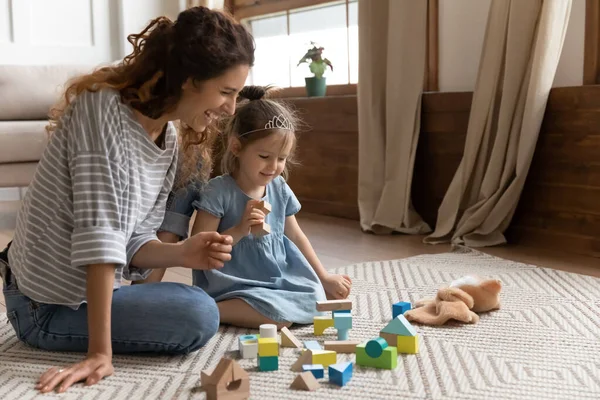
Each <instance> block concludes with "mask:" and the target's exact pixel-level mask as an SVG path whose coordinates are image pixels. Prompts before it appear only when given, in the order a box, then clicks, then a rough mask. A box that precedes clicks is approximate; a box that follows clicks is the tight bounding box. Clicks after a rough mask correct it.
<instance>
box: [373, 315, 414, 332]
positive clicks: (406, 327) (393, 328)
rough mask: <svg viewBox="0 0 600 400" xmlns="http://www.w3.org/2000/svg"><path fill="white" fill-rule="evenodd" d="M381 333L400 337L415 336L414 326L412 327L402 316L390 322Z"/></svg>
mask: <svg viewBox="0 0 600 400" xmlns="http://www.w3.org/2000/svg"><path fill="white" fill-rule="evenodd" d="M381 332H383V333H392V334H394V335H400V336H415V335H416V334H417V331H416V330H415V328H414V326H412V325H411V324H410V322H408V320H407V319H406V317H405V316H404V315H402V314H400V315H398V316H397V317H396V318H394V319H393V320H391V321H390V323H389V324H387V325H386V326H385V328H383V329H382V330H381Z"/></svg>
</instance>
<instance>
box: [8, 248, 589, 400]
mask: <svg viewBox="0 0 600 400" xmlns="http://www.w3.org/2000/svg"><path fill="white" fill-rule="evenodd" d="M337 272H339V273H345V274H348V275H350V276H351V277H352V279H353V281H354V287H353V292H352V296H351V298H352V300H353V301H354V309H353V325H354V326H353V329H352V330H351V331H350V339H356V340H359V339H360V340H362V339H369V338H372V337H376V336H377V335H378V332H379V330H380V329H381V328H382V327H383V326H384V325H385V324H386V323H387V322H388V321H389V320H390V319H391V317H392V315H391V311H392V310H391V308H392V307H391V304H392V303H394V302H396V301H398V300H404V301H411V302H415V301H416V300H419V299H421V298H422V297H424V296H433V295H434V294H435V292H436V291H437V288H438V287H439V286H440V285H441V284H444V283H447V282H450V281H452V280H453V279H455V278H458V277H460V276H462V275H466V274H469V273H474V272H476V273H478V274H480V275H482V276H489V277H495V278H499V279H501V280H502V282H503V284H504V290H503V294H502V300H503V306H502V309H501V310H499V311H495V312H492V313H489V314H483V315H482V316H481V321H480V322H479V323H478V324H476V325H459V324H454V325H448V326H444V327H435V328H434V327H424V326H417V330H418V331H419V335H420V343H419V346H420V352H419V354H418V355H401V356H399V358H398V367H397V368H396V369H395V370H393V371H388V370H377V369H371V368H363V367H359V366H356V365H355V366H354V374H353V377H352V380H351V381H350V382H349V383H348V384H347V385H346V386H345V387H343V388H338V387H335V386H333V385H330V384H329V383H328V382H327V380H326V379H324V380H320V381H321V387H320V388H319V389H318V391H317V392H302V391H294V390H292V389H289V386H290V384H291V383H292V381H293V379H294V377H295V376H296V374H295V373H294V372H292V371H290V366H291V365H292V364H293V363H294V361H296V359H297V356H298V353H297V352H296V351H295V350H293V349H289V348H285V349H282V351H281V354H280V358H279V370H278V371H275V372H259V371H258V370H257V368H256V361H255V360H240V365H241V366H242V367H243V368H245V369H246V370H247V371H248V372H250V390H251V398H252V399H261V400H264V399H306V398H317V399H321V398H327V399H344V400H346V399H354V398H356V399H405V398H406V399H483V398H490V399H599V398H600V311H599V308H600V279H596V278H592V277H587V276H582V275H576V274H570V273H565V272H560V271H555V270H550V269H544V268H538V267H535V266H531V265H524V264H519V263H515V262H511V261H506V260H502V259H499V258H495V257H492V256H489V255H486V254H483V253H480V252H477V251H473V250H468V249H457V250H455V251H453V252H452V253H447V254H439V255H423V256H417V257H412V258H407V259H404V260H397V261H386V262H374V263H364V264H358V265H352V266H348V267H344V268H339V269H337ZM292 331H293V332H294V333H295V334H296V335H297V336H298V337H299V339H300V340H314V339H315V337H314V336H313V335H312V326H304V327H300V328H297V329H292ZM249 332H251V331H249V330H245V329H234V328H230V327H222V328H221V330H220V332H219V333H218V334H217V336H215V337H214V338H213V339H212V340H211V341H210V343H209V344H208V345H207V346H206V348H205V349H204V350H201V351H199V352H197V353H194V354H192V355H189V356H186V357H123V356H115V358H114V366H115V370H116V374H115V375H114V376H112V377H109V378H107V379H105V380H103V381H102V382H101V383H99V384H97V385H95V386H92V387H89V388H84V387H83V386H81V385H76V386H75V387H73V388H72V389H71V390H70V391H68V392H67V393H65V394H62V395H60V396H57V395H50V396H38V395H37V393H36V392H35V391H34V390H33V389H32V388H33V386H34V382H35V380H36V378H37V377H38V376H39V375H40V374H41V373H42V372H43V371H44V370H46V368H48V367H50V366H52V365H65V364H68V363H71V362H75V361H78V360H80V355H78V354H56V353H49V352H43V351H38V350H34V349H31V348H29V347H27V346H26V345H23V344H22V343H20V342H18V341H17V339H16V338H15V336H14V333H13V331H12V329H11V327H10V325H8V324H7V323H6V316H5V315H2V316H1V318H0V398H2V399H30V398H44V397H48V398H56V397H60V398H62V399H111V400H112V399H128V400H132V399H196V398H198V399H203V398H205V393H204V392H203V391H201V390H200V389H199V384H200V371H201V370H203V369H205V368H208V367H211V366H213V365H215V364H216V363H217V362H218V361H219V359H220V358H221V357H223V356H229V357H235V358H237V356H238V355H237V337H238V335H241V334H244V333H249ZM325 333H326V335H325V336H324V337H318V338H317V339H318V340H319V341H320V342H322V341H323V340H335V331H334V330H332V329H330V330H328V331H326V332H325ZM346 360H350V361H354V355H353V354H340V355H338V361H340V362H341V361H346ZM326 377H327V374H326Z"/></svg>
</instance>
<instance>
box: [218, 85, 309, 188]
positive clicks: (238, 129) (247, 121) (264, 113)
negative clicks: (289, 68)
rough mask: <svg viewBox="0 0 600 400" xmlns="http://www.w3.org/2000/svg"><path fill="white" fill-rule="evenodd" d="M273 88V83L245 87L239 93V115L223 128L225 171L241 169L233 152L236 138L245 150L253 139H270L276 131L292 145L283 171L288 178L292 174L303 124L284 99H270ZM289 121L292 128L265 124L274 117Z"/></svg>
mask: <svg viewBox="0 0 600 400" xmlns="http://www.w3.org/2000/svg"><path fill="white" fill-rule="evenodd" d="M272 91H273V89H272V88H271V87H270V86H266V87H263V86H245V87H244V88H243V89H242V91H241V92H240V94H239V96H238V97H239V98H238V107H237V109H236V111H235V114H234V115H233V116H232V117H230V118H229V119H228V120H224V122H225V127H224V129H223V133H224V135H223V140H224V142H223V144H222V147H221V148H222V151H223V156H222V158H221V171H220V172H221V173H223V174H226V173H227V174H233V173H235V172H237V171H238V169H239V160H238V158H237V157H236V156H235V155H234V154H233V153H232V152H231V150H230V144H231V141H232V139H237V140H239V141H240V143H241V145H242V149H244V147H246V146H247V145H249V144H250V143H252V142H256V141H257V140H260V139H263V138H266V137H268V136H270V135H273V134H279V135H283V138H284V142H283V147H286V146H287V145H288V144H289V143H291V144H292V146H291V150H290V154H289V155H288V158H287V160H286V166H285V169H284V170H283V172H282V174H281V175H282V176H283V178H284V179H287V178H288V176H289V168H290V166H292V165H294V164H295V161H296V160H295V159H294V155H295V150H296V130H297V129H298V128H299V125H300V123H301V121H300V119H299V118H298V116H297V114H296V113H295V112H294V111H293V110H292V109H291V108H290V107H288V106H286V105H285V104H284V103H283V102H281V101H274V100H271V99H269V98H268V97H269V95H270V94H271V92H272ZM274 118H275V119H279V120H280V121H284V120H285V121H286V125H287V128H289V129H278V128H272V129H264V128H265V125H266V124H267V123H268V122H269V121H273V119H274Z"/></svg>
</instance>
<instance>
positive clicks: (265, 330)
mask: <svg viewBox="0 0 600 400" xmlns="http://www.w3.org/2000/svg"><path fill="white" fill-rule="evenodd" d="M258 330H259V331H260V337H261V338H275V339H277V325H275V324H262V325H261V326H259V327H258Z"/></svg>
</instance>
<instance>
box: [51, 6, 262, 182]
mask: <svg viewBox="0 0 600 400" xmlns="http://www.w3.org/2000/svg"><path fill="white" fill-rule="evenodd" d="M127 40H128V41H129V43H131V44H132V45H133V52H132V53H131V54H129V55H128V56H127V57H125V58H124V59H123V61H122V62H120V63H119V64H117V65H113V66H105V67H102V68H99V69H97V70H95V71H94V72H92V73H90V74H87V75H83V76H80V77H78V78H76V79H75V80H74V81H71V82H69V84H68V86H67V89H66V91H65V94H64V97H63V98H62V99H61V101H60V102H59V103H58V104H57V105H55V106H54V107H53V108H52V109H51V111H50V124H49V126H48V127H47V130H48V132H49V133H50V134H51V133H52V132H54V131H55V130H56V129H57V128H58V127H59V126H60V122H59V121H60V118H61V116H62V115H63V114H64V112H65V110H66V109H67V107H68V106H69V104H70V103H71V102H72V101H73V99H74V98H75V97H76V96H78V95H79V94H81V93H82V92H84V91H91V92H95V91H98V90H100V89H103V88H112V89H115V90H118V91H119V92H120V94H121V99H122V101H123V102H124V103H125V104H128V105H129V106H131V107H133V108H134V109H136V110H137V111H139V112H140V113H142V114H143V115H145V116H147V117H149V118H153V119H158V118H159V117H160V116H162V115H163V114H165V113H167V112H170V111H172V110H173V109H174V108H175V107H176V105H177V103H178V101H179V100H180V98H181V95H182V88H181V87H182V85H183V83H184V82H186V81H187V80H188V79H191V80H192V82H193V84H194V85H197V84H199V83H200V84H201V83H202V81H206V80H209V79H212V78H216V77H218V76H220V75H222V74H223V73H224V72H225V71H226V70H228V69H229V68H232V67H235V66H238V65H248V66H250V67H252V66H253V65H254V49H255V45H254V39H253V38H252V35H251V34H250V33H249V32H248V31H247V30H246V28H245V27H243V26H242V25H241V24H239V23H237V22H236V21H235V20H234V19H233V18H232V17H231V16H230V15H229V14H227V13H225V12H222V11H214V10H210V9H208V8H206V7H193V8H190V9H187V10H185V11H183V12H181V13H180V14H179V15H178V17H177V20H176V21H175V22H172V21H171V20H170V19H168V18H166V17H159V18H156V19H154V20H152V21H151V22H150V23H149V24H148V26H147V27H146V28H145V29H144V30H143V31H142V32H141V33H139V34H132V35H129V36H128V37H127ZM177 127H178V130H179V138H180V145H181V149H182V152H181V153H180V163H179V168H178V176H177V182H176V187H181V186H184V185H185V184H186V183H187V182H189V181H191V180H194V179H196V178H200V179H201V180H203V181H206V180H207V179H208V178H209V175H210V171H211V169H212V145H213V142H214V140H215V138H216V136H217V129H216V127H215V126H209V127H207V128H206V130H205V131H204V132H195V131H194V130H193V129H192V128H191V127H189V126H185V125H184V124H182V123H179V124H177ZM200 164H202V167H201V168H200V169H199V168H198V166H199V165H200Z"/></svg>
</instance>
